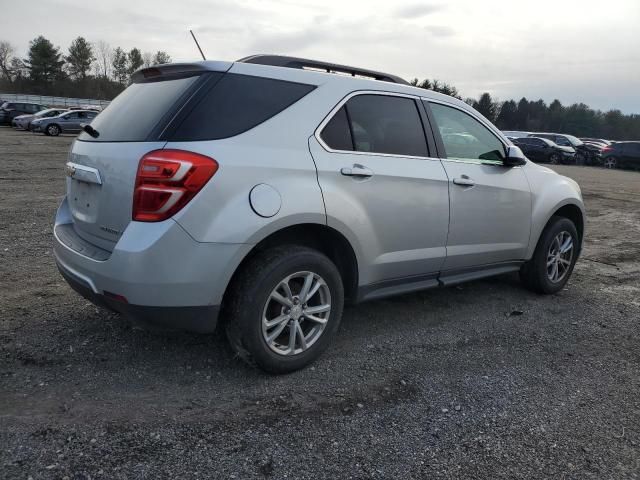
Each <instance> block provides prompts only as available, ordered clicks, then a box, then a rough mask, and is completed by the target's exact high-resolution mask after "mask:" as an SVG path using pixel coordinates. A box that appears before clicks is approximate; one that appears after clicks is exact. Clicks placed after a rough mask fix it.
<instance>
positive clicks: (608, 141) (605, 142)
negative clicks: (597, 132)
mask: <svg viewBox="0 0 640 480" xmlns="http://www.w3.org/2000/svg"><path fill="white" fill-rule="evenodd" d="M580 140H582V141H583V142H593V143H602V144H603V145H611V144H612V143H613V142H612V141H611V140H605V139H604V138H580Z"/></svg>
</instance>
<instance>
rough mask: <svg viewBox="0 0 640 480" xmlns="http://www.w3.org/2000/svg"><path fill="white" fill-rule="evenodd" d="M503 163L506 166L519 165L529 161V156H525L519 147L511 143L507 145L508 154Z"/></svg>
mask: <svg viewBox="0 0 640 480" xmlns="http://www.w3.org/2000/svg"><path fill="white" fill-rule="evenodd" d="M502 163H503V165H504V166H505V167H518V166H520V165H525V164H526V163H527V157H525V156H524V153H522V150H520V148H519V147H516V146H515V145H509V146H508V147H507V156H506V157H505V159H504V160H503V161H502Z"/></svg>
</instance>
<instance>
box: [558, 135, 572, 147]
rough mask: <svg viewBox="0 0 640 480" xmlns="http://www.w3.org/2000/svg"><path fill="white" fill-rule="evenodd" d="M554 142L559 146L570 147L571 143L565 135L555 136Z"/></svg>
mask: <svg viewBox="0 0 640 480" xmlns="http://www.w3.org/2000/svg"><path fill="white" fill-rule="evenodd" d="M555 142H556V143H557V144H558V145H560V146H561V147H572V146H573V145H572V144H571V142H570V141H569V140H567V139H566V138H565V137H556V138H555Z"/></svg>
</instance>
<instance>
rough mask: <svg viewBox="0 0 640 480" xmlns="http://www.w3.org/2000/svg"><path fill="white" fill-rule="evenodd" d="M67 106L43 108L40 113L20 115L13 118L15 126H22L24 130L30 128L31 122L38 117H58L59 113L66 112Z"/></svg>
mask: <svg viewBox="0 0 640 480" xmlns="http://www.w3.org/2000/svg"><path fill="white" fill-rule="evenodd" d="M66 111H67V109H66V108H47V109H46V110H41V111H39V112H38V113H34V114H32V115H19V116H17V117H15V118H14V119H13V122H12V123H13V126H14V127H16V128H22V129H23V130H29V127H30V126H31V122H32V121H33V120H36V119H38V118H49V117H57V116H58V115H60V114H62V113H64V112H66Z"/></svg>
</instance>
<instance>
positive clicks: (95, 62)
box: [0, 35, 171, 100]
mask: <svg viewBox="0 0 640 480" xmlns="http://www.w3.org/2000/svg"><path fill="white" fill-rule="evenodd" d="M169 62H171V57H170V56H169V54H168V53H167V52H165V51H162V50H159V51H157V52H156V53H155V54H154V53H151V52H142V51H140V49H138V48H132V49H131V50H129V51H125V50H124V49H122V48H121V47H116V48H112V47H111V46H110V45H109V44H108V43H107V42H104V41H102V40H100V41H98V42H95V43H90V42H88V41H87V40H86V39H85V38H84V37H78V38H76V39H75V40H73V41H72V42H71V45H69V48H68V50H67V52H66V53H65V52H62V51H61V49H60V47H56V46H54V45H53V43H51V41H50V40H48V39H46V38H45V37H43V36H42V35H41V36H39V37H37V38H34V39H33V40H31V42H30V43H29V50H28V52H27V56H26V57H25V58H21V57H19V56H18V55H16V49H15V47H14V46H13V45H11V43H10V42H7V41H0V91H1V92H5V93H28V94H34V95H50V96H61V97H81V98H95V99H99V100H111V99H113V98H114V97H115V96H116V95H118V94H119V93H120V92H121V91H122V90H123V89H124V88H125V87H126V86H127V84H128V83H129V78H130V76H131V74H132V73H133V72H135V71H136V70H138V69H139V68H141V67H149V66H152V65H159V64H163V63H169Z"/></svg>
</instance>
